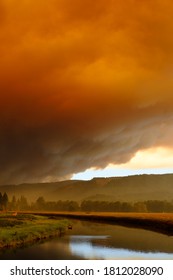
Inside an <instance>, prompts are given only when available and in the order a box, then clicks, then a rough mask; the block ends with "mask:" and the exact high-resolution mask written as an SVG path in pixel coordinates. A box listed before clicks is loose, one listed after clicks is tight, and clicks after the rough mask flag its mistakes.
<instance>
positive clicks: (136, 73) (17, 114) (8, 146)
mask: <svg viewBox="0 0 173 280" xmlns="http://www.w3.org/2000/svg"><path fill="white" fill-rule="evenodd" d="M43 2H44V3H43ZM172 14H173V3H172V1H171V0H166V1H161V0H154V1H149V0H148V1H143V0H142V1H137V0H126V1H113V0H95V1H91V0H83V1H80V0H65V1H64V0H50V1H41V0H38V1H34V0H30V1H27V0H25V1H18V2H17V3H16V1H14V0H4V1H1V4H0V42H1V44H0V61H1V63H0V183H1V184H4V183H20V182H35V181H41V182H42V181H49V180H59V179H64V178H70V176H71V175H72V174H73V173H77V172H81V171H83V170H85V169H87V168H90V167H98V168H102V167H105V166H107V165H108V164H109V163H115V164H121V163H125V162H127V161H129V160H130V159H131V158H132V157H133V156H134V155H135V153H136V152H137V151H140V150H142V149H146V148H150V147H155V146H162V147H171V146H172V143H173V142H172V137H173V93H172V90H173V36H172V34H173V19H172Z"/></svg>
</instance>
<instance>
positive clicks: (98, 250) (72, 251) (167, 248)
mask: <svg viewBox="0 0 173 280" xmlns="http://www.w3.org/2000/svg"><path fill="white" fill-rule="evenodd" d="M72 225H73V226H72V229H68V230H67V232H66V234H65V235H64V236H61V237H58V238H54V239H51V240H47V241H45V242H44V243H36V244H33V245H29V246H27V247H24V248H15V249H14V248H13V249H5V250H1V251H0V259H1V260H2V259H4V260H5V259H10V260H20V259H23V260H41V259H45V260H65V259H68V260H73V259H77V260H80V259H99V260H101V259H105V260H108V259H126V260H127V259H147V260H149V259H155V260H158V259H171V260H172V259H173V236H167V235H164V234H160V233H156V232H152V231H148V230H144V229H139V228H138V229H135V228H129V227H123V226H118V225H109V224H99V223H94V222H86V221H79V220H73V221H72Z"/></svg>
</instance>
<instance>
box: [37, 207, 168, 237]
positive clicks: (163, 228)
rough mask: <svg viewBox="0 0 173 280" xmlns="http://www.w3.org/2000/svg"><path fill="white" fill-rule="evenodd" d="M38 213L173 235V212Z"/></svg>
mask: <svg viewBox="0 0 173 280" xmlns="http://www.w3.org/2000/svg"><path fill="white" fill-rule="evenodd" d="M35 214H36V213H35ZM37 214H39V215H43V216H47V217H49V216H59V217H63V218H68V219H70V218H71V219H80V220H88V221H95V222H100V223H111V224H119V225H124V226H128V227H135V228H144V229H147V230H152V231H156V232H160V233H163V234H167V235H173V213H110V212H99V213H98V212H86V213H84V212H51V213H50V212H47V213H46V212H41V213H37Z"/></svg>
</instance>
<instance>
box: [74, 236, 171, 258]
mask: <svg viewBox="0 0 173 280" xmlns="http://www.w3.org/2000/svg"><path fill="white" fill-rule="evenodd" d="M106 238H108V236H81V235H80V236H77V235H76V236H71V238H70V250H71V252H72V254H74V255H76V256H80V257H83V258H86V259H173V254H168V253H161V252H139V251H132V250H127V249H119V248H118V249H117V248H110V247H106V246H104V245H103V246H102V245H96V244H92V241H93V240H94V239H97V240H98V239H99V240H100V239H106Z"/></svg>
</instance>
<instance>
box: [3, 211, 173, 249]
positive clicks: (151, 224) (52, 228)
mask: <svg viewBox="0 0 173 280" xmlns="http://www.w3.org/2000/svg"><path fill="white" fill-rule="evenodd" d="M70 219H80V220H88V221H93V222H99V223H109V224H118V225H123V226H127V227H134V228H144V229H147V230H151V231H156V232H160V233H163V234H167V235H170V236H171V235H173V214H172V213H171V214H170V213H169V214H168V213H161V214H160V213H105V212H103V213H98V212H97V213H94V212H92V213H91V212H88V213H82V212H37V213H36V212H32V213H31V212H30V213H28V212H27V213H26V212H25V213H24V212H21V213H18V215H17V216H13V215H12V214H11V213H9V214H2V213H1V214H0V248H4V247H6V248H8V247H17V246H23V245H25V244H28V243H33V242H37V241H40V240H44V239H47V238H50V237H54V236H59V235H61V234H62V233H64V232H65V230H66V228H68V225H69V224H71V225H72V223H73V222H72V221H71V222H69V220H70Z"/></svg>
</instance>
